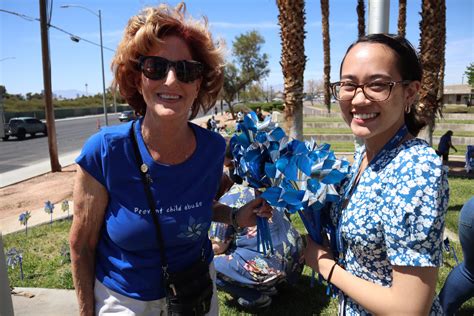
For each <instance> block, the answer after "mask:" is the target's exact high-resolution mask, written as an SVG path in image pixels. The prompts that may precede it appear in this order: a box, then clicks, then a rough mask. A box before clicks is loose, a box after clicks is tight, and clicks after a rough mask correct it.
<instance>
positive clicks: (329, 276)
mask: <svg viewBox="0 0 474 316" xmlns="http://www.w3.org/2000/svg"><path fill="white" fill-rule="evenodd" d="M336 266H337V261H335V262H334V264H333V265H332V267H331V270H330V271H329V275H328V279H327V282H328V283H331V278H332V273H333V272H334V268H335V267H336Z"/></svg>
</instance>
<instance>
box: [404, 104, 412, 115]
mask: <svg viewBox="0 0 474 316" xmlns="http://www.w3.org/2000/svg"><path fill="white" fill-rule="evenodd" d="M410 112H411V106H410V105H407V106H405V113H406V114H408V113H410Z"/></svg>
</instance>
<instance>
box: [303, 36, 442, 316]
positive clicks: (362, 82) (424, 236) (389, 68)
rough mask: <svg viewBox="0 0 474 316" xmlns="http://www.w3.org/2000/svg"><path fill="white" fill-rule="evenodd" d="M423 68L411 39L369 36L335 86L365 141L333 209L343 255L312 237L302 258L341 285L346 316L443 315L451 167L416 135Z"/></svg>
mask: <svg viewBox="0 0 474 316" xmlns="http://www.w3.org/2000/svg"><path fill="white" fill-rule="evenodd" d="M421 76H422V69H421V65H420V62H419V59H418V56H417V54H416V52H415V50H414V49H413V47H412V46H411V44H410V43H409V42H408V41H407V40H406V39H404V38H401V37H398V36H391V35H384V34H372V35H368V36H366V37H362V38H360V39H359V40H358V41H357V42H355V43H354V44H352V45H351V46H350V47H349V48H348V50H347V52H346V55H345V57H344V59H343V61H342V63H341V69H340V81H338V82H335V83H333V84H332V92H333V94H334V97H335V98H336V99H337V100H339V103H340V107H341V113H342V116H343V118H344V120H345V121H346V123H347V124H348V125H349V126H350V128H351V130H352V132H353V134H354V135H355V136H358V137H361V138H362V139H363V140H364V146H361V148H360V149H359V150H358V151H357V152H356V153H355V157H354V164H353V167H352V169H351V177H350V181H347V183H346V185H345V187H344V189H343V190H344V192H343V196H344V198H343V199H342V201H341V202H340V203H339V204H338V205H336V206H334V208H333V210H332V215H333V219H334V221H335V222H337V227H338V229H337V234H336V235H337V240H336V243H337V248H338V252H339V257H337V258H335V257H334V255H333V253H332V252H331V251H330V250H329V249H328V248H327V247H325V246H319V245H317V244H316V243H314V242H313V241H311V240H310V241H309V242H308V246H307V248H306V250H305V260H306V263H307V265H309V266H311V267H312V268H313V269H315V270H316V271H317V272H318V273H320V274H321V275H322V276H323V277H324V278H326V280H328V282H330V283H332V284H333V285H334V286H335V287H337V288H338V289H339V290H340V291H339V293H340V303H341V304H340V313H341V314H343V315H370V314H394V315H427V314H429V313H430V314H431V315H441V314H442V311H441V309H440V305H439V300H438V298H437V297H436V295H435V288H436V280H437V274H438V267H439V266H440V265H441V263H442V233H443V228H444V217H445V213H446V209H447V205H448V193H449V191H448V190H449V188H448V181H447V174H446V172H445V170H444V169H443V167H442V162H441V160H440V158H439V157H438V155H437V154H436V152H435V151H434V150H433V149H432V148H431V147H430V146H429V145H428V144H427V143H426V142H425V141H423V140H421V139H418V138H416V136H417V134H418V132H419V131H420V129H421V128H422V127H424V125H425V124H424V122H423V121H421V120H420V119H418V115H417V107H416V101H417V94H418V90H419V89H420V80H421Z"/></svg>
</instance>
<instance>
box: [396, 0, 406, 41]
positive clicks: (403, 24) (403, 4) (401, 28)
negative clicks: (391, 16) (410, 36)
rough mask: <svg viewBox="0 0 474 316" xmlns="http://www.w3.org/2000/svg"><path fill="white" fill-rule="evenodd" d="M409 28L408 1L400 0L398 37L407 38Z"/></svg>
mask: <svg viewBox="0 0 474 316" xmlns="http://www.w3.org/2000/svg"><path fill="white" fill-rule="evenodd" d="M406 26H407V0H398V35H400V36H402V37H405V28H406Z"/></svg>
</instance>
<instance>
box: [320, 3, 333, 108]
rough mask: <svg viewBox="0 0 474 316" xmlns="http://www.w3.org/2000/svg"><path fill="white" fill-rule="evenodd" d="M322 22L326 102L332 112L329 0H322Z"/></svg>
mask: <svg viewBox="0 0 474 316" xmlns="http://www.w3.org/2000/svg"><path fill="white" fill-rule="evenodd" d="M321 23H322V29H323V49H324V78H323V81H324V103H325V104H326V106H327V108H328V112H329V113H330V112H331V93H330V89H329V83H330V82H331V75H330V73H331V59H330V51H329V42H330V39H329V0H321Z"/></svg>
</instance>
